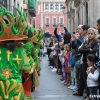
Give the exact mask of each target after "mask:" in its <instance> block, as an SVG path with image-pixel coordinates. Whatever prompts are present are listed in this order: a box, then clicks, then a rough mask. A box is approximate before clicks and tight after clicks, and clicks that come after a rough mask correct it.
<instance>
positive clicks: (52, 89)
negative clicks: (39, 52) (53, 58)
mask: <svg viewBox="0 0 100 100" xmlns="http://www.w3.org/2000/svg"><path fill="white" fill-rule="evenodd" d="M41 68H42V70H41V76H40V78H39V81H40V86H39V87H38V88H36V90H35V92H34V93H33V100H83V97H78V96H73V95H72V94H73V92H72V90H69V89H67V86H64V85H63V84H61V81H60V78H61V76H59V75H57V74H56V73H55V72H51V69H50V68H49V67H48V61H47V57H43V58H42V62H41Z"/></svg>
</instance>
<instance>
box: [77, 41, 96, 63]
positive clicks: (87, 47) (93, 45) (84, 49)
mask: <svg viewBox="0 0 100 100" xmlns="http://www.w3.org/2000/svg"><path fill="white" fill-rule="evenodd" d="M97 44H98V41H97V40H94V41H93V42H92V43H91V45H89V44H88V42H85V43H84V44H83V46H82V47H81V48H80V49H79V52H80V53H81V54H83V62H87V55H88V54H96V52H97ZM90 49H92V51H90Z"/></svg>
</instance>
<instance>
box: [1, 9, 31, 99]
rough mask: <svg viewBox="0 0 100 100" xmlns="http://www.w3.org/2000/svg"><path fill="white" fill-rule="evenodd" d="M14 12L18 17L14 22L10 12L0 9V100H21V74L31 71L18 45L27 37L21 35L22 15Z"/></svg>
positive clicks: (22, 28)
mask: <svg viewBox="0 0 100 100" xmlns="http://www.w3.org/2000/svg"><path fill="white" fill-rule="evenodd" d="M16 10H17V11H18V13H19V16H18V17H17V18H18V20H17V21H16V22H15V19H14V16H13V14H12V13H11V12H8V11H6V9H5V8H1V9H0V42H1V43H0V100H22V99H23V97H24V91H23V86H22V78H21V74H22V71H24V72H26V71H30V69H31V66H30V64H29V62H28V60H27V55H26V53H25V51H24V49H23V48H22V47H21V46H19V44H18V43H19V40H21V41H22V40H24V39H25V38H27V37H26V36H24V35H23V32H24V31H25V29H26V26H25V25H24V22H23V21H22V20H23V19H22V18H23V15H22V13H21V12H20V11H19V10H18V9H16ZM4 16H7V19H4ZM8 19H9V21H8Z"/></svg>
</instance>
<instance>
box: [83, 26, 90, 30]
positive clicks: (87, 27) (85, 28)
mask: <svg viewBox="0 0 100 100" xmlns="http://www.w3.org/2000/svg"><path fill="white" fill-rule="evenodd" d="M89 28H90V26H88V25H83V26H82V29H83V30H88V29H89Z"/></svg>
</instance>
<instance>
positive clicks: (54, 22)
mask: <svg viewBox="0 0 100 100" xmlns="http://www.w3.org/2000/svg"><path fill="white" fill-rule="evenodd" d="M53 27H56V18H53Z"/></svg>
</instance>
